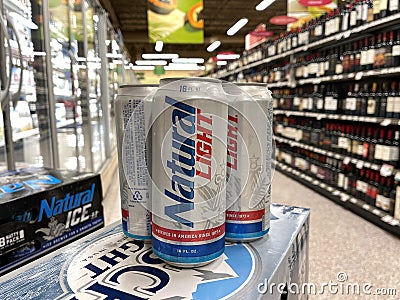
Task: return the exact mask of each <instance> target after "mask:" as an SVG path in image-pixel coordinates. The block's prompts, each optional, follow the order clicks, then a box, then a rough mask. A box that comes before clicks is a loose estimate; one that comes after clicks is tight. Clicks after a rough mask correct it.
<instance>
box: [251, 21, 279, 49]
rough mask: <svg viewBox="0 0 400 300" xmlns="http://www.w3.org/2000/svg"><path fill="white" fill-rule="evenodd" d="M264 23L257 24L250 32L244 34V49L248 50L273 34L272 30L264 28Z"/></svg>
mask: <svg viewBox="0 0 400 300" xmlns="http://www.w3.org/2000/svg"><path fill="white" fill-rule="evenodd" d="M266 28H267V26H266V25H265V24H259V25H258V26H257V27H256V28H255V29H254V30H253V31H252V32H250V33H249V34H246V36H245V49H246V50H249V49H251V48H254V47H255V46H257V45H260V44H261V43H263V42H265V41H266V40H267V38H268V37H271V36H272V35H273V32H272V31H267V30H266Z"/></svg>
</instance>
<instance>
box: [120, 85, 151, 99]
mask: <svg viewBox="0 0 400 300" xmlns="http://www.w3.org/2000/svg"><path fill="white" fill-rule="evenodd" d="M156 88H158V84H124V85H121V86H120V87H119V89H118V96H143V97H145V96H147V95H148V94H149V93H151V92H152V91H154V90H155V89H156Z"/></svg>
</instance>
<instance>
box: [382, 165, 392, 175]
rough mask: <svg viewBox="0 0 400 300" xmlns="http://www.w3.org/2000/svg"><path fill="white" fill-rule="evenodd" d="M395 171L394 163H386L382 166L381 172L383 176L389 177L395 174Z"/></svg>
mask: <svg viewBox="0 0 400 300" xmlns="http://www.w3.org/2000/svg"><path fill="white" fill-rule="evenodd" d="M393 171H394V167H393V166H392V165H387V164H384V165H382V167H381V171H380V173H381V176H383V177H389V176H391V175H392V174H393Z"/></svg>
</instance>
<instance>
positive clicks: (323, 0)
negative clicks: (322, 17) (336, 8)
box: [298, 0, 332, 6]
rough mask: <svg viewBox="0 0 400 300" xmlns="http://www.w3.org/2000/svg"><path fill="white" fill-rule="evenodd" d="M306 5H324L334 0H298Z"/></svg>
mask: <svg viewBox="0 0 400 300" xmlns="http://www.w3.org/2000/svg"><path fill="white" fill-rule="evenodd" d="M298 2H299V3H300V4H301V5H304V6H323V5H327V4H330V3H332V0H298Z"/></svg>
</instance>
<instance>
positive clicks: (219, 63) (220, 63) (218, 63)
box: [217, 60, 228, 66]
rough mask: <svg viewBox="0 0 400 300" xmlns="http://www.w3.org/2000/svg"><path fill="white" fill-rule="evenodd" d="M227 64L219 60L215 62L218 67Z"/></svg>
mask: <svg viewBox="0 0 400 300" xmlns="http://www.w3.org/2000/svg"><path fill="white" fill-rule="evenodd" d="M227 63H228V62H227V61H226V60H219V61H217V65H218V66H225V65H226V64H227Z"/></svg>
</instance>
